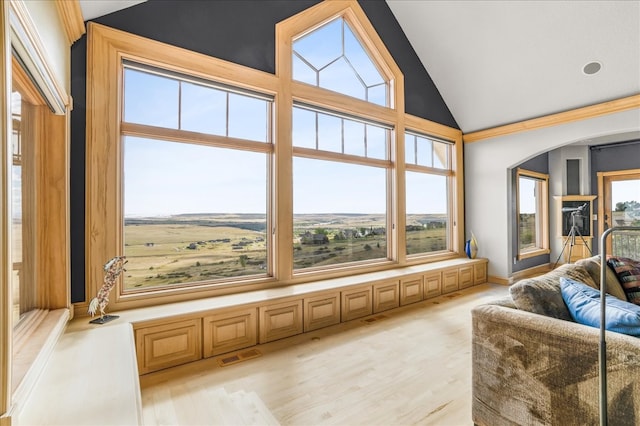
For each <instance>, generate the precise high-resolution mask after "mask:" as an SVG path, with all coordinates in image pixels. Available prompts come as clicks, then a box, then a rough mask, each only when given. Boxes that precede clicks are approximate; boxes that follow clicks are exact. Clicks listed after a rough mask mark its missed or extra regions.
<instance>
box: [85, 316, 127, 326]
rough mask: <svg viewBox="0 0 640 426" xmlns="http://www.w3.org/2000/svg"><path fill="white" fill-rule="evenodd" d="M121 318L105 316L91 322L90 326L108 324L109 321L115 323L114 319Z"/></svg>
mask: <svg viewBox="0 0 640 426" xmlns="http://www.w3.org/2000/svg"><path fill="white" fill-rule="evenodd" d="M117 318H120V316H119V315H103V316H102V317H100V318H96V319H93V320H91V321H89V324H106V323H108V322H109V321H113V320H114V319H117Z"/></svg>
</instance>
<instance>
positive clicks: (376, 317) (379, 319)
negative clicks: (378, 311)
mask: <svg viewBox="0 0 640 426" xmlns="http://www.w3.org/2000/svg"><path fill="white" fill-rule="evenodd" d="M387 318H389V317H388V316H386V315H376V316H375V317H369V318H365V319H363V320H362V322H366V323H367V324H371V323H372V322H376V321H382V320H385V319H387Z"/></svg>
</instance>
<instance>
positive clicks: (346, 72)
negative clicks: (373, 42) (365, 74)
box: [320, 57, 367, 100]
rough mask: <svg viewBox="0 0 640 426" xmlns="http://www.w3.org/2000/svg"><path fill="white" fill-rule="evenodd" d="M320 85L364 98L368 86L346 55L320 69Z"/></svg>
mask: <svg viewBox="0 0 640 426" xmlns="http://www.w3.org/2000/svg"><path fill="white" fill-rule="evenodd" d="M320 87H324V88H325V89H329V90H333V91H334V92H338V93H342V94H344V95H347V96H352V97H354V98H358V99H362V100H366V96H367V92H366V87H365V86H364V85H363V84H362V81H360V79H358V76H357V74H356V73H355V71H354V69H353V67H352V66H351V64H350V63H349V62H347V60H346V59H345V58H344V57H342V58H339V59H338V60H336V61H335V62H333V63H331V65H329V66H328V67H326V68H325V69H323V70H321V71H320Z"/></svg>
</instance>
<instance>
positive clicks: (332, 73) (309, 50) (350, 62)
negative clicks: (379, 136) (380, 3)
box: [292, 18, 389, 106]
mask: <svg viewBox="0 0 640 426" xmlns="http://www.w3.org/2000/svg"><path fill="white" fill-rule="evenodd" d="M292 56H293V57H292V62H293V79H294V80H297V81H302V82H305V83H309V84H313V85H317V86H318V87H322V88H325V89H328V90H333V91H335V92H338V93H342V94H344V95H347V96H352V97H355V98H358V99H362V100H367V101H369V102H371V103H375V104H377V105H382V106H388V105H389V103H388V100H387V90H388V84H387V81H386V80H385V79H384V78H383V76H382V75H381V74H380V71H379V70H378V68H377V67H376V65H375V63H374V62H373V60H372V59H371V57H370V56H369V54H368V53H367V51H366V49H365V48H364V46H363V45H362V43H360V41H359V40H358V39H357V37H356V36H355V35H354V33H353V31H352V30H351V28H350V27H349V24H347V22H346V21H345V20H344V19H342V18H337V19H334V20H333V21H331V22H329V23H327V24H325V25H323V26H321V27H319V28H317V29H316V30H314V31H312V32H310V33H309V34H306V35H305V36H303V37H301V38H299V39H297V40H295V41H294V42H293V54H292Z"/></svg>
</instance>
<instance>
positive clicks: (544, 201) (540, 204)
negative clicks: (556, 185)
mask: <svg viewBox="0 0 640 426" xmlns="http://www.w3.org/2000/svg"><path fill="white" fill-rule="evenodd" d="M521 177H526V178H530V179H535V180H537V181H539V182H542V187H541V188H540V196H539V197H538V199H537V200H536V203H537V204H536V215H540V217H539V218H536V220H539V223H540V230H539V234H540V235H539V236H538V237H537V238H536V240H538V239H539V240H540V245H539V246H537V247H535V248H533V249H530V250H526V251H521V250H520V178H521ZM516 229H517V239H518V255H517V259H518V260H523V259H529V258H531V257H535V256H541V255H544V254H549V253H551V248H550V247H549V175H548V174H546V173H538V172H534V171H531V170H525V169H521V168H518V169H517V170H516Z"/></svg>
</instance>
